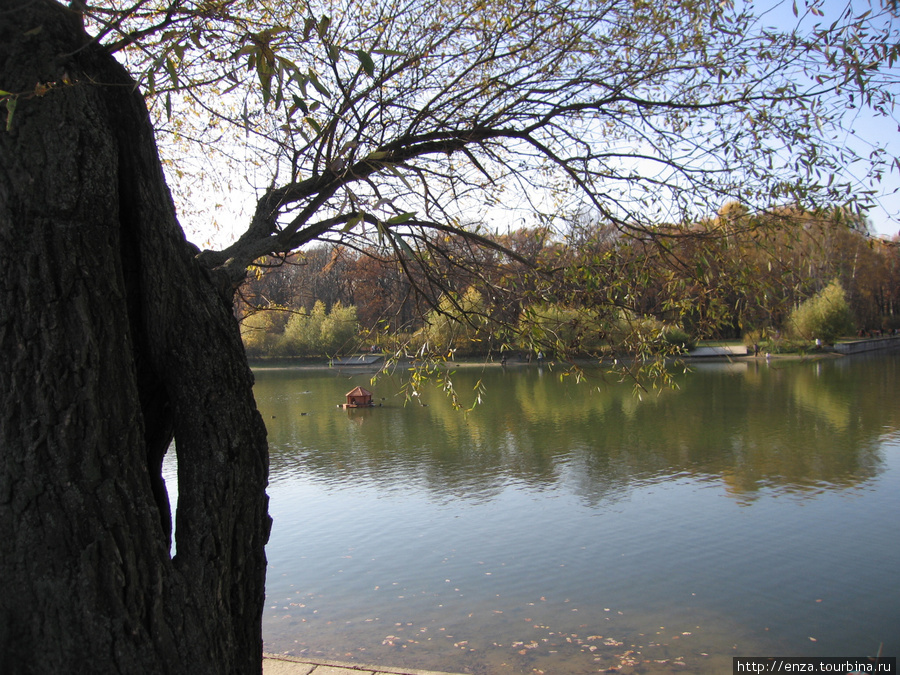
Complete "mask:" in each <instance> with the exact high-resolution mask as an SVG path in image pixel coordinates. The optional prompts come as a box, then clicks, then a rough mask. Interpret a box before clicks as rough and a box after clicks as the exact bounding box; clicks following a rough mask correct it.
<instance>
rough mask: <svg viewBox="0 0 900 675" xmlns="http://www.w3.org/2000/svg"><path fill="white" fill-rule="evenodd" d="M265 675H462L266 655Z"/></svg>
mask: <svg viewBox="0 0 900 675" xmlns="http://www.w3.org/2000/svg"><path fill="white" fill-rule="evenodd" d="M263 675H461V674H459V673H438V672H436V671H433V670H417V669H416V668H385V667H382V666H366V665H362V664H358V663H341V662H338V661H307V660H304V659H298V658H296V657H293V656H280V655H278V654H265V655H264V656H263Z"/></svg>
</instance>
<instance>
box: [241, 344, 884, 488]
mask: <svg viewBox="0 0 900 675" xmlns="http://www.w3.org/2000/svg"><path fill="white" fill-rule="evenodd" d="M885 364H886V365H885ZM895 368H896V365H895V360H892V359H889V360H887V361H884V362H871V365H868V364H867V362H865V361H862V360H861V361H859V362H858V363H857V367H856V368H853V369H846V368H844V367H843V366H842V365H841V364H839V363H837V362H834V361H818V362H814V363H809V362H787V361H785V362H778V365H777V366H772V365H767V364H766V363H764V362H753V363H750V364H749V365H748V364H747V363H740V364H700V365H698V366H694V371H695V372H692V373H689V374H687V375H685V376H683V377H681V378H679V381H678V389H676V390H671V391H668V390H667V391H662V392H659V393H650V394H644V395H643V396H642V397H637V396H635V394H634V390H633V388H632V386H630V385H629V384H616V383H614V382H610V381H608V380H605V379H603V378H602V376H601V375H600V374H599V373H593V374H589V377H588V380H587V381H586V382H582V383H580V384H577V383H574V382H572V381H570V379H568V378H560V377H558V374H557V373H555V372H554V373H550V374H545V375H544V376H541V375H540V374H539V373H537V372H536V370H526V369H519V370H515V371H512V372H505V371H501V370H499V369H493V370H491V371H488V372H483V371H480V370H479V371H475V370H474V369H471V368H470V369H460V370H459V371H458V372H457V374H456V376H455V381H456V386H457V389H458V390H460V391H466V390H471V389H472V387H473V386H474V383H475V382H476V381H479V380H480V381H482V382H483V383H484V385H485V386H486V387H487V394H488V395H487V398H486V402H485V403H484V404H483V405H482V406H480V407H478V408H476V409H475V410H474V411H472V412H470V413H468V414H464V413H461V412H459V411H456V410H453V409H452V407H451V406H450V405H449V402H448V401H447V400H446V398H445V397H443V395H442V394H441V393H440V392H425V393H424V394H423V396H422V402H421V403H419V404H416V403H412V404H407V405H405V406H404V405H403V402H402V400H400V398H399V397H398V396H397V393H396V392H397V391H398V390H399V386H400V383H399V382H398V381H397V380H396V379H394V378H390V377H384V378H382V379H380V380H378V381H377V384H376V385H375V386H374V387H373V388H374V389H375V391H376V399H380V400H379V401H378V402H379V403H380V404H381V405H382V407H379V408H374V409H366V410H353V411H344V410H338V409H336V405H337V403H338V402H340V401H342V400H343V395H344V393H345V390H349V389H350V388H352V387H353V386H355V385H356V384H358V383H360V382H362V383H364V384H366V385H368V386H370V387H371V386H372V385H371V384H369V383H368V377H367V376H357V377H346V376H341V375H336V374H334V373H331V372H309V373H306V374H304V375H303V378H302V380H299V381H298V380H297V379H296V377H297V374H296V372H283V371H282V372H266V371H262V372H258V373H257V380H258V381H257V396H258V399H259V401H260V406H261V408H262V409H263V411H264V413H265V414H266V415H267V416H268V417H269V418H270V419H269V420H268V421H269V429H270V441H271V445H272V479H273V480H274V481H277V480H279V478H280V477H282V476H290V475H293V474H296V473H297V472H304V473H307V474H309V475H310V476H311V477H312V478H313V479H314V480H319V481H323V482H325V483H331V484H341V483H343V482H344V481H347V480H353V481H356V482H359V481H363V482H369V483H371V484H373V485H377V486H381V487H383V488H385V489H389V487H390V486H391V485H402V486H415V488H416V489H420V490H426V491H427V492H429V493H431V494H432V495H433V496H434V497H435V498H436V499H443V498H447V496H449V495H452V497H453V498H454V499H464V500H481V499H489V498H490V497H491V496H492V495H496V494H497V493H498V491H499V490H501V489H502V488H503V486H504V485H506V484H507V483H509V482H510V481H515V482H517V483H520V484H523V485H527V486H529V488H531V489H535V490H547V489H556V488H559V487H560V486H565V485H569V486H570V487H571V489H574V490H576V491H577V493H578V494H579V495H580V496H581V497H582V498H583V499H584V500H585V501H586V502H588V503H599V502H601V501H603V500H608V499H616V498H617V493H621V492H622V491H623V490H625V489H626V488H627V486H628V485H630V484H634V483H644V482H652V481H655V480H661V479H667V478H668V477H670V476H673V475H676V476H677V475H690V476H694V477H696V478H697V479H700V480H717V481H721V482H722V483H723V484H724V485H725V486H726V488H727V491H728V494H730V495H733V496H734V497H735V498H737V499H740V500H742V501H744V502H750V501H752V500H753V499H754V498H755V495H757V494H759V493H760V491H766V490H767V491H772V490H775V491H780V492H789V493H792V494H795V495H798V496H802V495H803V494H808V493H815V492H817V491H821V490H827V489H829V488H832V487H834V488H840V489H845V488H847V487H851V486H859V485H861V484H863V483H864V482H865V481H867V480H869V479H871V478H872V477H873V476H875V475H876V474H877V473H878V470H879V467H880V465H881V458H880V456H879V453H878V447H879V445H878V439H879V437H880V436H881V435H882V434H883V433H884V430H885V428H886V427H888V428H896V427H897V426H898V422H900V420H898V412H897V411H898V408H897V406H893V405H885V403H886V402H888V401H890V400H891V399H892V397H893V395H894V391H893V387H894V386H895V384H894V383H895V382H896V379H895V378H896V373H895V372H894V371H895Z"/></svg>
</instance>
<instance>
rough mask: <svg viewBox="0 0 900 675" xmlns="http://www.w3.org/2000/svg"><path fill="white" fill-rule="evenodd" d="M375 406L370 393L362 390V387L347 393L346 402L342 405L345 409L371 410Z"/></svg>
mask: <svg viewBox="0 0 900 675" xmlns="http://www.w3.org/2000/svg"><path fill="white" fill-rule="evenodd" d="M374 405H375V404H374V403H372V392H371V391H369V390H367V389H363V388H362V387H357V388H356V389H353V390H352V391H348V392H347V402H346V403H345V404H344V407H345V408H371V407H372V406H374Z"/></svg>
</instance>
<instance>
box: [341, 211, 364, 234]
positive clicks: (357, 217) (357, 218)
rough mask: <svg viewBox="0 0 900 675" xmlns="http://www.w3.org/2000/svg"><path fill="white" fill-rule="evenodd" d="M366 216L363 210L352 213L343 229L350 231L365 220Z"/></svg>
mask: <svg viewBox="0 0 900 675" xmlns="http://www.w3.org/2000/svg"><path fill="white" fill-rule="evenodd" d="M364 217H365V214H364V213H363V212H362V211H360V212H358V213H356V214H354V215H352V216H351V217H350V219H349V220H348V221H347V224H346V225H344V229H343V231H344V232H349V231H350V230H352V229H353V228H354V227H356V226H357V225H359V224H360V223H361V222H362V220H363V218H364Z"/></svg>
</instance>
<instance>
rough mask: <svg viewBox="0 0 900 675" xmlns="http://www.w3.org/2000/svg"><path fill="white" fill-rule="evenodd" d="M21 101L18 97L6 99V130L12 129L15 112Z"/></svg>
mask: <svg viewBox="0 0 900 675" xmlns="http://www.w3.org/2000/svg"><path fill="white" fill-rule="evenodd" d="M18 103H19V99H18V98H15V97H13V98H8V99H6V130H7V131H9V130H10V129H12V121H13V113H14V112H16V105H17V104H18Z"/></svg>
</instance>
